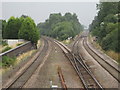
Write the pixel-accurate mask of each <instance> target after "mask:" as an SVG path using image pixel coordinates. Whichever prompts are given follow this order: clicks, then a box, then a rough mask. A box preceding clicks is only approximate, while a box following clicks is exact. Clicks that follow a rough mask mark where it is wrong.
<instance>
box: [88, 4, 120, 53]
mask: <svg viewBox="0 0 120 90" xmlns="http://www.w3.org/2000/svg"><path fill="white" fill-rule="evenodd" d="M118 5H120V2H100V4H98V5H97V8H98V10H99V11H98V15H97V16H96V17H95V18H94V20H93V22H92V23H91V25H90V31H91V33H92V35H93V36H97V37H98V43H99V44H100V45H101V46H102V48H103V49H104V50H113V51H115V52H120V49H119V48H118V45H119V42H120V38H119V34H120V29H118V28H119V24H120V23H119V14H120V13H119V12H120V10H119V9H118V8H119V6H118Z"/></svg>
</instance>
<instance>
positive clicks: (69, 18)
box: [37, 13, 83, 40]
mask: <svg viewBox="0 0 120 90" xmlns="http://www.w3.org/2000/svg"><path fill="white" fill-rule="evenodd" d="M37 27H38V29H39V31H40V33H41V34H42V35H46V36H50V37H54V38H57V39H59V40H65V39H67V38H68V37H74V36H75V35H77V34H78V33H80V32H81V31H82V30H83V27H82V25H81V24H80V23H79V21H78V19H77V15H76V14H75V13H74V14H71V13H65V15H64V16H62V15H61V13H54V14H50V16H49V19H47V20H46V21H45V22H44V23H39V24H38V25H37Z"/></svg>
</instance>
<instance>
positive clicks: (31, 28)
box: [18, 17, 39, 43]
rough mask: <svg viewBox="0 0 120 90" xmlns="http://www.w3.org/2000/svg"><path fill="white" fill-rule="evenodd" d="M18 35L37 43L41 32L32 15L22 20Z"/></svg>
mask: <svg viewBox="0 0 120 90" xmlns="http://www.w3.org/2000/svg"><path fill="white" fill-rule="evenodd" d="M18 36H19V38H22V39H25V40H29V41H31V42H32V43H37V41H38V39H39V33H38V30H37V27H36V25H35V23H34V21H33V20H32V19H31V18H30V17H26V18H25V19H24V21H23V22H22V25H21V28H20V30H19V34H18Z"/></svg>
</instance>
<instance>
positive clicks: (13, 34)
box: [1, 15, 39, 43]
mask: <svg viewBox="0 0 120 90" xmlns="http://www.w3.org/2000/svg"><path fill="white" fill-rule="evenodd" d="M1 21H2V38H3V39H25V40H28V41H31V42H32V43H37V41H38V39H39V32H38V29H37V26H36V24H35V23H34V20H33V19H32V18H31V17H29V16H25V15H22V16H21V17H19V18H18V17H16V18H15V17H14V16H12V17H10V18H9V19H8V21H6V20H1Z"/></svg>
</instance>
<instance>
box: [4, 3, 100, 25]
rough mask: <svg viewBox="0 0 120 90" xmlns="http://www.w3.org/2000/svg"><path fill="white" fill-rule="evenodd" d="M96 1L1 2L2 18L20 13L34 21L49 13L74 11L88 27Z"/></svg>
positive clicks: (41, 19)
mask: <svg viewBox="0 0 120 90" xmlns="http://www.w3.org/2000/svg"><path fill="white" fill-rule="evenodd" d="M96 3H98V2H2V19H7V20H8V18H10V17H11V16H15V17H20V16H21V15H22V14H25V15H28V16H30V17H31V18H33V19H34V21H35V23H36V24H37V23H39V22H44V21H45V20H46V19H47V18H48V17H49V15H50V13H62V15H64V14H65V13H66V12H71V13H76V14H77V16H78V19H79V21H80V23H81V24H83V25H85V26H87V27H88V25H89V24H90V23H91V22H92V20H93V19H94V16H95V15H96V13H97V11H96Z"/></svg>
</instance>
